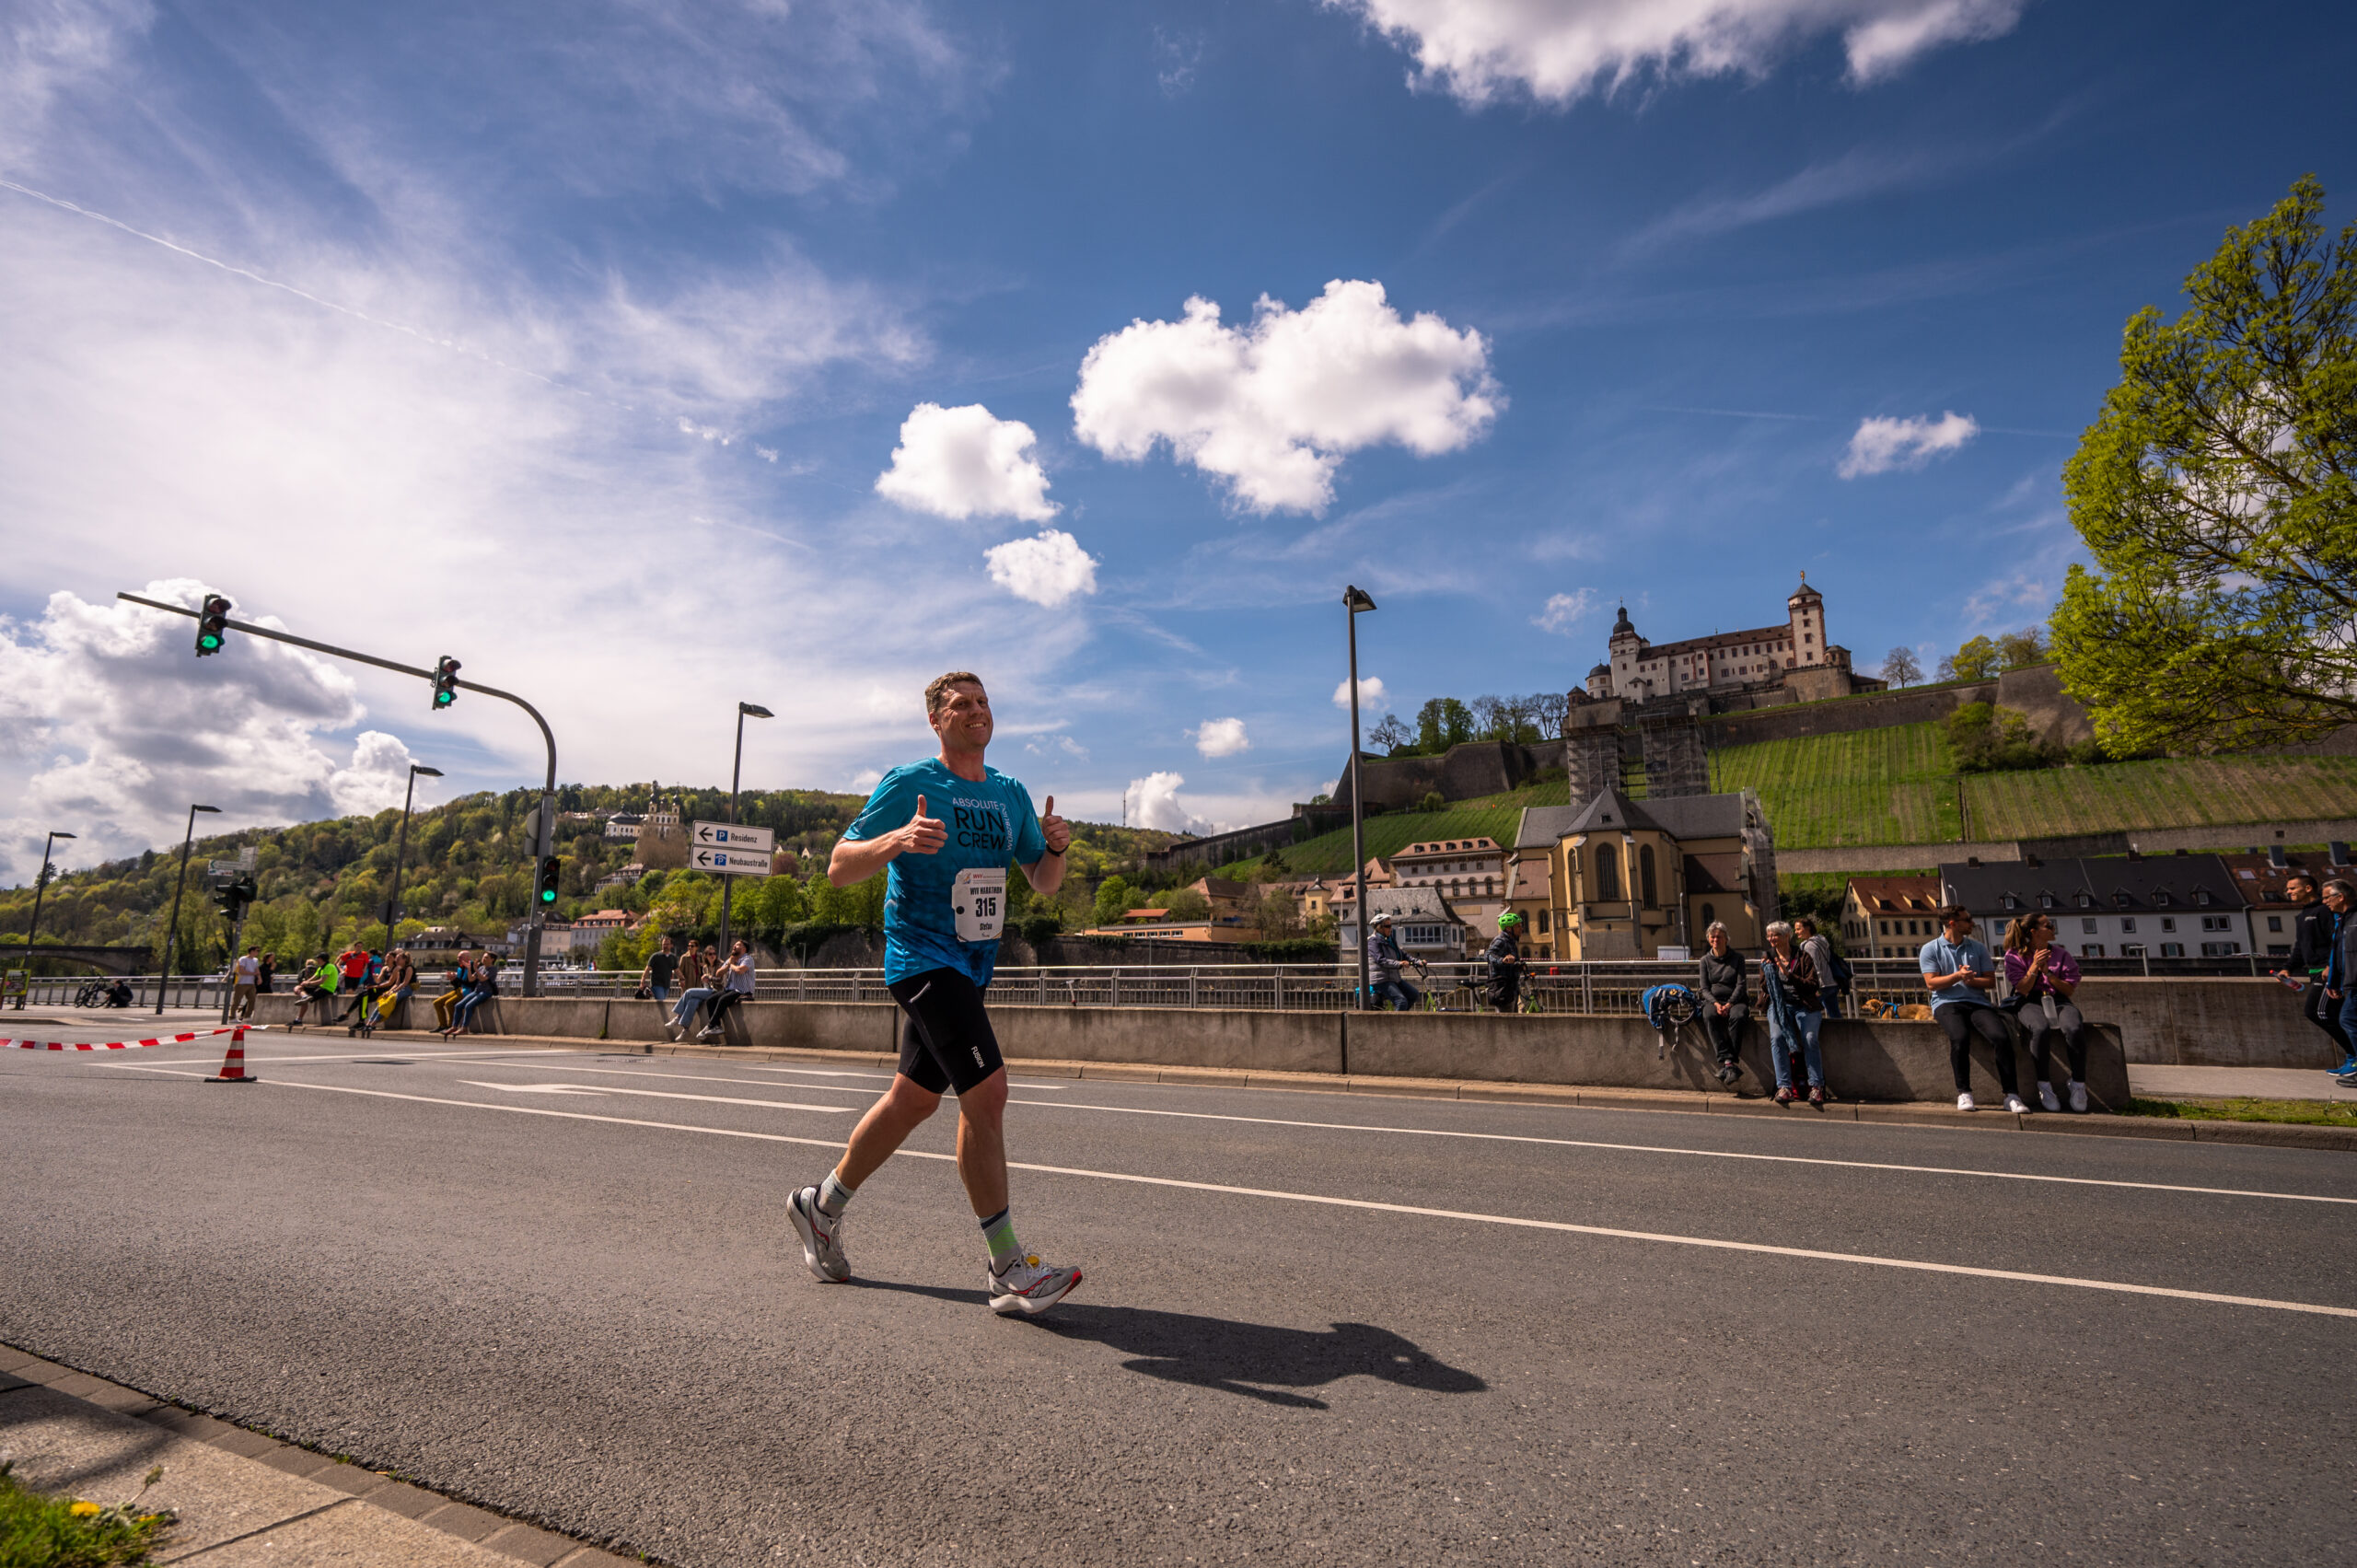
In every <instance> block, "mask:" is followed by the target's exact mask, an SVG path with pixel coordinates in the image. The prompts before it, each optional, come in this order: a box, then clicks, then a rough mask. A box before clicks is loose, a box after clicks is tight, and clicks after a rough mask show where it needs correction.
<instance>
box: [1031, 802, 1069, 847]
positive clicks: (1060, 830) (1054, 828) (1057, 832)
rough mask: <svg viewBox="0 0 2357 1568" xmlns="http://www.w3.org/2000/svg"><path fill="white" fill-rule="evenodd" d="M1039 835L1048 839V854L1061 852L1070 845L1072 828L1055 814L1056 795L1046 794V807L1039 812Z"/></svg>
mask: <svg viewBox="0 0 2357 1568" xmlns="http://www.w3.org/2000/svg"><path fill="white" fill-rule="evenodd" d="M1039 836H1040V837H1041V838H1043V839H1045V840H1047V841H1048V853H1049V854H1063V852H1064V851H1065V850H1066V849H1068V848H1070V847H1071V845H1072V829H1071V828H1069V827H1067V826H1066V825H1065V823H1064V819H1062V818H1061V817H1059V816H1057V815H1056V797H1055V796H1052V795H1051V796H1048V808H1047V809H1046V810H1045V811H1042V812H1040V813H1039Z"/></svg>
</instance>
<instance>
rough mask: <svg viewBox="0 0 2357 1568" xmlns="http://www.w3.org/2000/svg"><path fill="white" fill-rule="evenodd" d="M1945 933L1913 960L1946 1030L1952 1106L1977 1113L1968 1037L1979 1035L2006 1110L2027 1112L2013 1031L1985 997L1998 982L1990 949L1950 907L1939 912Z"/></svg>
mask: <svg viewBox="0 0 2357 1568" xmlns="http://www.w3.org/2000/svg"><path fill="white" fill-rule="evenodd" d="M1940 923H1941V924H1942V925H1943V926H1944V927H1945V935H1939V936H1934V937H1933V938H1932V939H1931V940H1930V941H1929V942H1926V943H1924V944H1923V950H1922V952H1921V953H1918V954H1917V955H1916V962H1917V964H1918V965H1919V966H1920V967H1921V968H1922V971H1923V984H1924V985H1925V986H1926V987H1927V988H1928V989H1929V990H1930V991H1931V993H1932V1019H1933V1022H1934V1023H1936V1024H1938V1025H1939V1026H1940V1028H1942V1029H1944V1030H1945V1031H1946V1033H1947V1037H1948V1068H1949V1071H1950V1072H1952V1073H1953V1074H1955V1075H1956V1109H1958V1110H1973V1109H1979V1108H1978V1107H1976V1106H1975V1105H1974V1104H1973V1099H1972V1037H1973V1036H1975V1035H1979V1036H1980V1039H1981V1041H1982V1043H1983V1044H1985V1045H1986V1046H1987V1047H1988V1049H1989V1051H1990V1052H1991V1055H1993V1056H1994V1057H1995V1058H1996V1063H1997V1084H1998V1086H1999V1087H2001V1088H2003V1090H2004V1091H2005V1109H2007V1110H2010V1111H2013V1112H2014V1113H2015V1114H2016V1115H2019V1114H2024V1113H2026V1112H2027V1111H2028V1109H2029V1107H2028V1106H2026V1105H2025V1104H2023V1103H2022V1097H2021V1096H2020V1094H2019V1093H2018V1092H2016V1088H2015V1086H2016V1085H2017V1084H2018V1083H2019V1082H2020V1080H2019V1078H2018V1077H2017V1076H2016V1075H2015V1074H2014V1030H2013V1026H2012V1025H2011V1024H2009V1023H2008V1022H2006V1019H2005V1015H2004V1014H2003V1013H2001V1012H1999V1011H1998V1010H1997V1006H1996V1004H1995V1003H1993V1002H1991V1000H1990V998H1989V993H1990V992H1991V991H1992V990H1993V989H1995V987H1996V984H1997V966H1996V964H1995V963H1994V962H1993V961H1992V960H1991V958H1990V957H1989V949H1988V948H1987V947H1984V946H1982V945H1981V942H1980V938H1978V937H1976V936H1974V935H1972V912H1971V911H1970V910H1968V909H1966V908H1965V907H1964V906H1963V905H1962V904H1950V905H1949V906H1948V907H1947V908H1945V909H1944V910H1942V911H1941V912H1940Z"/></svg>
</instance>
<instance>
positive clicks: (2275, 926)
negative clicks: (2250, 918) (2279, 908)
mask: <svg viewBox="0 0 2357 1568" xmlns="http://www.w3.org/2000/svg"><path fill="white" fill-rule="evenodd" d="M2267 929H2268V930H2270V931H2281V930H2282V929H2283V917H2282V915H2280V914H2270V915H2269V916H2268V917H2267Z"/></svg>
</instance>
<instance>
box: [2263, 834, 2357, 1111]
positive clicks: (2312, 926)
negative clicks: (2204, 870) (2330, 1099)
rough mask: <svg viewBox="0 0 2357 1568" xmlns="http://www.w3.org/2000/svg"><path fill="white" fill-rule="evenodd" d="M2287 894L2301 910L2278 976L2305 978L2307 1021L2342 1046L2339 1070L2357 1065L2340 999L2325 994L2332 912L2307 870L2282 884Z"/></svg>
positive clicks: (2303, 1001)
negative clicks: (2343, 1022)
mask: <svg viewBox="0 0 2357 1568" xmlns="http://www.w3.org/2000/svg"><path fill="white" fill-rule="evenodd" d="M2283 894H2284V897H2286V898H2288V899H2292V900H2295V901H2296V902H2297V903H2298V904H2299V906H2300V911H2299V912H2298V913H2297V914H2294V915H2293V917H2292V953H2291V956H2290V957H2289V958H2285V959H2284V960H2283V968H2282V969H2280V970H2276V971H2275V972H2276V974H2277V975H2279V976H2287V975H2288V976H2289V977H2292V978H2298V979H2305V980H2306V981H2307V982H2308V986H2307V989H2306V990H2305V991H2304V992H2302V993H2300V1013H2301V1016H2304V1017H2305V1018H2306V1019H2307V1020H2308V1022H2310V1023H2312V1024H2314V1025H2316V1028H2320V1029H2322V1030H2323V1031H2324V1032H2325V1033H2327V1034H2328V1035H2330V1036H2331V1037H2332V1043H2333V1044H2334V1045H2335V1046H2336V1047H2338V1048H2339V1049H2340V1066H2338V1067H2335V1068H2334V1069H2333V1071H2334V1072H2335V1073H2336V1074H2339V1073H2347V1072H2349V1071H2351V1069H2352V1068H2357V1045H2352V1044H2351V1041H2350V1039H2349V1036H2348V1035H2347V1034H2346V1033H2344V1032H2342V1029H2341V1028H2340V1016H2339V1014H2340V1003H2339V1002H2338V1001H2337V1000H2335V999H2333V998H2332V997H2330V996H2328V995H2327V994H2326V992H2325V988H2324V981H2323V980H2322V978H2321V977H2322V975H2323V974H2324V970H2325V966H2326V965H2327V964H2328V963H2330V962H2331V960H2332V935H2333V927H2334V924H2335V921H2334V917H2333V912H2332V911H2331V910H2329V909H2328V908H2326V907H2325V902H2324V900H2322V899H2320V898H2318V897H2317V896H2316V878H2315V877H2313V876H2311V875H2309V874H2308V873H2307V872H2305V871H2294V872H2293V873H2292V875H2291V877H2290V878H2289V879H2288V880H2286V881H2285V883H2284V884H2283Z"/></svg>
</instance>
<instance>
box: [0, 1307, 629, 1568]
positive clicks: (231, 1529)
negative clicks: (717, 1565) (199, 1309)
mask: <svg viewBox="0 0 2357 1568" xmlns="http://www.w3.org/2000/svg"><path fill="white" fill-rule="evenodd" d="M0 1456H5V1457H6V1458H8V1459H10V1460H11V1461H13V1463H14V1469H13V1470H12V1472H11V1473H12V1474H13V1475H14V1476H15V1478H16V1479H17V1481H19V1482H21V1483H22V1484H24V1485H26V1486H29V1487H30V1488H32V1489H33V1490H35V1491H38V1492H47V1493H53V1494H57V1495H61V1496H72V1497H75V1498H87V1499H88V1500H89V1501H91V1502H93V1503H99V1504H115V1503H122V1502H125V1501H128V1500H129V1499H131V1498H132V1497H134V1496H138V1495H139V1494H140V1485H141V1482H142V1481H143V1480H144V1478H145V1476H146V1474H147V1472H148V1471H149V1470H150V1469H153V1468H154V1467H156V1466H157V1465H161V1466H162V1467H163V1469H164V1473H163V1476H162V1478H161V1479H160V1480H159V1481H157V1483H156V1485H155V1486H154V1487H153V1488H152V1489H150V1490H149V1491H148V1492H147V1493H145V1497H144V1498H142V1500H141V1503H140V1507H141V1508H142V1510H143V1511H150V1512H152V1511H156V1510H160V1509H166V1508H168V1509H170V1510H171V1511H172V1512H173V1513H174V1514H175V1515H176V1516H178V1519H177V1522H176V1523H175V1524H174V1525H173V1526H172V1527H171V1529H170V1531H169V1532H168V1534H167V1535H166V1536H165V1538H164V1540H163V1543H162V1545H161V1546H160V1547H159V1548H158V1549H157V1551H156V1554H155V1558H154V1561H155V1562H157V1563H159V1564H162V1563H172V1562H189V1561H193V1562H199V1563H203V1565H204V1568H250V1565H258V1564H265V1563H266V1564H269V1565H270V1568H331V1565H332V1568H350V1565H351V1564H354V1563H401V1564H402V1565H403V1568H517V1565H518V1564H519V1563H532V1564H536V1565H538V1568H620V1565H621V1563H622V1562H623V1561H624V1560H623V1559H621V1558H619V1557H616V1556H613V1555H612V1554H611V1553H609V1552H604V1551H598V1549H597V1548H595V1547H591V1546H584V1545H583V1544H581V1543H580V1542H579V1541H576V1540H574V1539H569V1538H567V1537H565V1536H561V1535H556V1534H553V1533H552V1532H550V1531H548V1530H543V1529H540V1528H538V1527H535V1526H531V1525H526V1524H519V1523H517V1521H515V1520H513V1519H505V1518H502V1517H501V1516H498V1515H496V1514H493V1513H490V1512H488V1511H486V1510H484V1509H482V1508H477V1507H474V1506H472V1505H470V1504H465V1503H459V1502H455V1501H453V1500H452V1499H450V1498H447V1497H445V1496H443V1495H441V1494H440V1493H435V1492H427V1491H425V1490H424V1489H423V1488H420V1487H415V1486H411V1485H410V1484H408V1483H407V1482H405V1481H396V1480H394V1479H393V1478H391V1477H390V1476H388V1475H381V1474H379V1473H377V1471H375V1470H371V1469H363V1468H362V1467H360V1466H358V1465H354V1464H351V1463H349V1462H344V1461H339V1460H337V1459H333V1458H329V1457H328V1456H326V1455H324V1454H315V1453H312V1452H311V1451H310V1450H309V1449H308V1448H297V1447H294V1446H291V1445H288V1444H284V1443H281V1442H279V1441H278V1440H277V1439H276V1438H274V1437H272V1436H270V1435H268V1434H264V1433H260V1432H252V1431H249V1430H248V1429H246V1428H244V1427H241V1426H232V1425H230V1424H228V1423H226V1422H220V1421H215V1420H214V1419H213V1418H212V1417H210V1416H204V1415H198V1414H195V1413H194V1412H192V1411H184V1410H180V1409H178V1408H176V1407H174V1406H171V1405H167V1404H163V1403H161V1402H160V1401H158V1400H151V1399H149V1398H147V1397H146V1396H145V1395H144V1394H141V1393H139V1392H137V1391H136V1390H134V1389H131V1388H122V1387H119V1386H118V1385H116V1384H112V1383H109V1382H106V1381H104V1380H103V1379H101V1378H98V1377H93V1376H89V1375H88V1374H87V1373H81V1372H75V1371H74V1370H73V1369H72V1368H70V1367H65V1366H60V1365H56V1364H55V1363H53V1362H48V1361H43V1360H41V1359H40V1358H39V1357H37V1356H33V1355H29V1354H27V1353H24V1352H22V1351H17V1350H12V1349H9V1348H8V1347H6V1346H5V1345H0Z"/></svg>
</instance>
